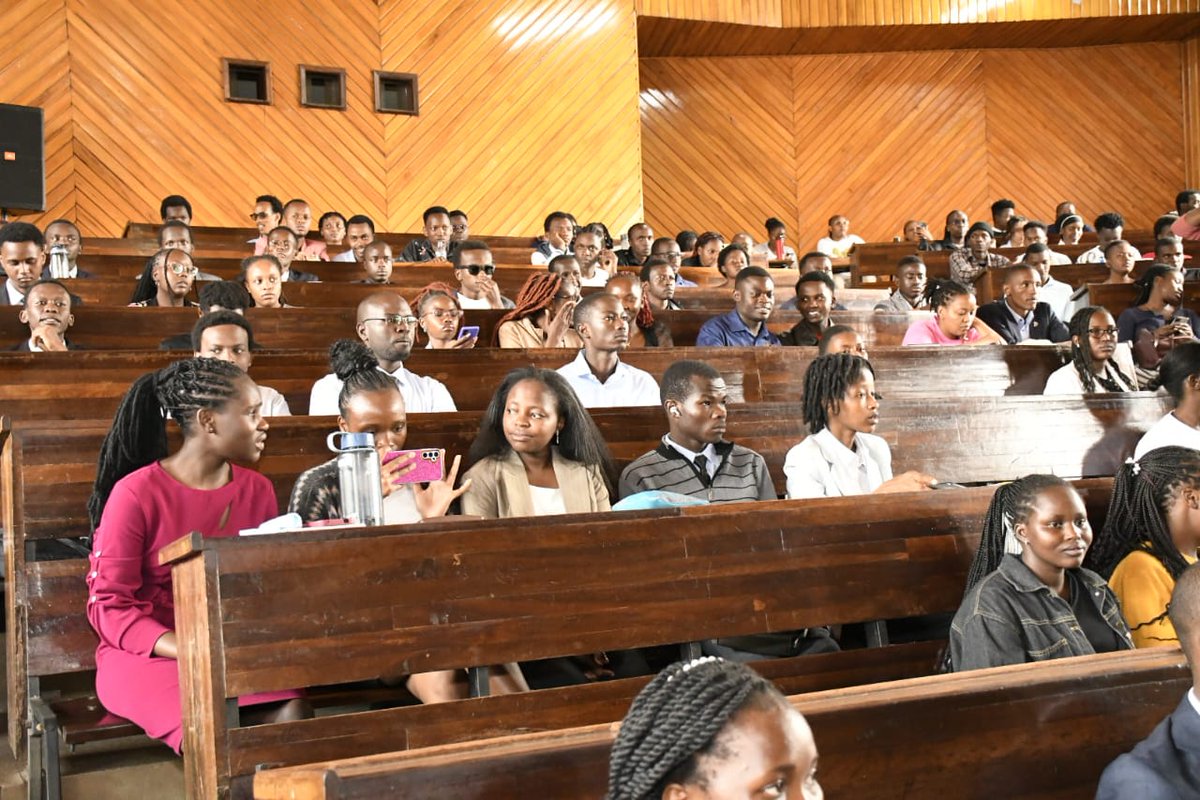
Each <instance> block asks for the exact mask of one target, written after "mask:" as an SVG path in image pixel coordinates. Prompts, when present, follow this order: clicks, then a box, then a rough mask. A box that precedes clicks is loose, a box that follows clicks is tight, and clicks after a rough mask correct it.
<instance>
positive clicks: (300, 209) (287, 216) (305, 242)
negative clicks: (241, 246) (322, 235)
mask: <svg viewBox="0 0 1200 800" xmlns="http://www.w3.org/2000/svg"><path fill="white" fill-rule="evenodd" d="M279 227H282V228H286V229H287V230H290V231H291V232H292V233H294V234H295V235H296V252H295V253H293V254H292V255H291V258H293V259H296V260H299V261H328V260H329V256H328V254H327V253H326V245H325V242H323V241H318V240H316V239H309V238H308V232H309V230H310V229H311V228H312V209H311V208H310V207H309V205H308V203H307V202H305V201H304V200H289V201H288V202H287V204H286V205H284V207H283V225H281V226H279ZM276 230H278V228H272V229H271V230H269V231H268V232H267V238H266V239H262V238H260V239H259V240H258V242H257V243H256V244H255V247H254V254H255V255H256V256H260V255H262V254H263V253H267V252H274V249H273V248H272V246H271V238H270V237H271V234H272V233H274V232H275V231H276ZM276 258H279V256H278V254H276ZM282 260H283V259H280V261H282ZM288 263H289V264H290V263H291V261H290V260H289V261H288ZM293 280H294V279H293Z"/></svg>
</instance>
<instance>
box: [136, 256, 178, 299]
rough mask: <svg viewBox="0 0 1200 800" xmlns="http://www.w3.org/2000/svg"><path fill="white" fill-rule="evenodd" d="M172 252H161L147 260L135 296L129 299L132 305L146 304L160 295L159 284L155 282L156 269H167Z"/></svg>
mask: <svg viewBox="0 0 1200 800" xmlns="http://www.w3.org/2000/svg"><path fill="white" fill-rule="evenodd" d="M170 252H171V251H170V250H159V251H158V252H157V253H155V254H154V255H152V256H150V258H148V259H146V265H145V266H144V267H142V274H141V276H140V277H139V278H138V282H137V286H135V287H134V288H133V294H132V295H130V297H129V302H130V303H144V302H146V301H147V300H149V299H150V298H152V297H154V296H155V295H157V294H158V284H157V283H155V282H154V268H155V267H162V268H163V269H166V263H167V253H170Z"/></svg>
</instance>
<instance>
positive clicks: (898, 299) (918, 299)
mask: <svg viewBox="0 0 1200 800" xmlns="http://www.w3.org/2000/svg"><path fill="white" fill-rule="evenodd" d="M925 276H926V270H925V262H924V261H922V260H921V257H920V256H904V258H902V259H900V260H899V261H898V262H896V274H895V284H896V285H895V287H894V288H893V289H892V293H891V294H890V295H889V296H888V299H887V300H885V301H883V302H882V303H876V304H875V310H876V311H885V312H888V313H897V314H899V313H908V312H909V311H925V310H927V309H928V308H929V298H928V297H926V296H925V283H926V277H925Z"/></svg>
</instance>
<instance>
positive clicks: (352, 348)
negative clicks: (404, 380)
mask: <svg viewBox="0 0 1200 800" xmlns="http://www.w3.org/2000/svg"><path fill="white" fill-rule="evenodd" d="M329 366H330V367H332V368H333V373H334V374H335V375H337V377H338V380H340V381H341V382H342V390H341V391H340V392H338V411H339V412H340V413H341V415H342V416H343V417H345V416H346V407H347V406H348V405H350V399H351V398H352V397H354V396H355V395H356V394H359V393H360V392H378V391H386V390H388V389H392V390H395V391H397V392H398V391H400V387H399V386H398V385H397V384H396V381H395V379H394V378H392V376H391V375H388V374H387V373H386V372H384V371H383V370H381V369H379V360H378V359H377V358H375V354H374V353H372V352H371V348H369V347H367V346H366V345H365V344H363V343H362V342H356V341H354V340H353V339H338V340H337V341H336V342H334V343H333V344H332V345H330V346H329Z"/></svg>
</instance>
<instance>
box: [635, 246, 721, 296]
mask: <svg viewBox="0 0 1200 800" xmlns="http://www.w3.org/2000/svg"><path fill="white" fill-rule="evenodd" d="M693 235H694V234H693ZM733 238H734V239H737V237H736V236H735V237H733ZM734 244H737V242H734ZM656 257H657V258H662V259H664V260H665V261H666V263H668V264H670V265H671V271H672V272H673V273H674V275H675V285H676V286H695V285H696V283H695V281H689V280H688V279H687V278H685V277H683V276H682V275H680V274H679V268H680V267H681V266H683V252H682V251H681V250H680V249H679V242H677V241H675V240H674V239H672V238H671V237H670V236H663V237H660V238H658V239H655V240H654V244H652V245H651V246H650V258H656ZM649 263H650V259H646V261H645V262H643V263H642V272H643V273H645V271H646V269H645V267H646V265H647V264H649ZM642 280H643V281H644V280H645V278H642Z"/></svg>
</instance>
